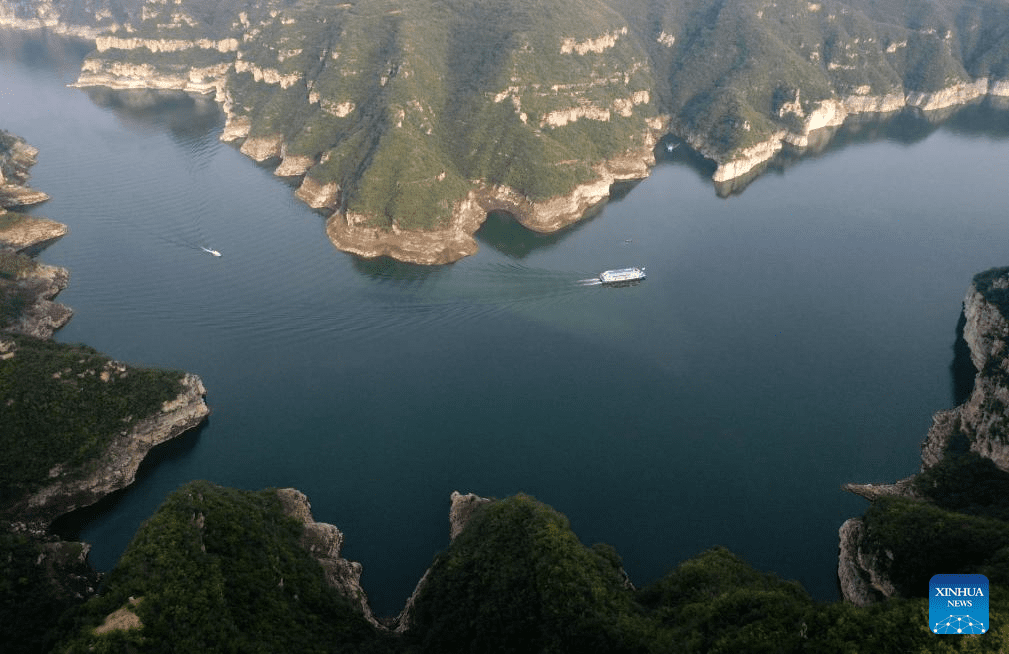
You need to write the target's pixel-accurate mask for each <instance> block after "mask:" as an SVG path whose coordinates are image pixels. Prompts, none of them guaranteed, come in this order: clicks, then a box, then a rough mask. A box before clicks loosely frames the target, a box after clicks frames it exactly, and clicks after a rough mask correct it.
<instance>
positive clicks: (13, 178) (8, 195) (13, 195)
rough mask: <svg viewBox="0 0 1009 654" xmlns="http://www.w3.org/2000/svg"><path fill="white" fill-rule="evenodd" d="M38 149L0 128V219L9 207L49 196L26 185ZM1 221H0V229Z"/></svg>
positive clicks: (45, 198)
mask: <svg viewBox="0 0 1009 654" xmlns="http://www.w3.org/2000/svg"><path fill="white" fill-rule="evenodd" d="M38 153H39V151H38V150H37V149H35V148H33V147H32V146H30V145H28V143H26V142H25V140H24V139H22V138H19V137H17V136H14V135H13V134H11V133H9V132H6V131H4V130H0V219H2V217H3V214H4V212H5V211H4V210H5V209H8V208H10V207H19V206H27V205H32V204H38V203H40V202H45V201H46V200H48V199H49V196H48V195H46V194H45V193H42V192H41V191H36V190H33V189H31V188H28V187H27V186H26V182H27V180H28V176H29V175H28V172H29V169H30V168H31V167H32V166H34V165H35V162H36V160H37V157H38ZM2 228H3V223H2V222H0V229H2Z"/></svg>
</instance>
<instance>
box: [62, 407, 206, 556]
mask: <svg viewBox="0 0 1009 654" xmlns="http://www.w3.org/2000/svg"><path fill="white" fill-rule="evenodd" d="M208 423H209V419H208V420H204V421H203V422H202V423H200V425H199V426H198V427H196V428H194V429H191V430H189V431H187V432H186V433H184V434H182V435H181V436H178V437H177V438H173V439H172V440H170V441H168V442H167V443H162V444H161V445H158V446H156V447H154V448H153V449H152V450H151V451H150V452H148V453H147V456H145V457H144V460H143V461H141V462H140V467H139V468H137V475H136V479H135V480H134V482H133V483H132V484H130V485H129V486H127V487H126V488H123V489H121V490H118V491H116V492H114V493H112V494H110V495H107V496H106V497H104V498H102V499H101V500H99V501H98V502H96V503H95V504H92V505H91V506H85V507H82V508H80V509H77V510H75V511H71V512H70V513H68V514H66V515H63V516H60V517H59V518H57V519H56V521H55V522H53V524H52V527H51V528H50V531H51V532H52V533H54V534H56V535H57V536H59V537H60V538H64V539H67V540H79V539H80V533H81V532H82V531H83V530H84V528H85V527H87V526H88V525H89V524H91V523H92V522H94V521H95V520H96V519H98V518H99V517H101V516H104V515H106V514H109V513H112V512H114V511H115V510H116V508H117V507H118V505H119V503H120V502H121V501H122V499H123V498H125V497H126V496H127V495H129V493H130V492H131V491H132V490H133V489H134V488H136V487H138V486H139V485H140V484H141V482H142V481H143V480H144V479H145V478H146V477H148V476H149V475H150V474H151V472H152V471H153V470H154V469H155V468H156V467H157V466H159V465H162V464H164V463H166V462H168V461H182V460H183V459H185V458H186V457H188V456H189V455H190V454H191V453H192V450H193V448H194V447H196V443H197V441H198V440H199V439H200V434H202V433H203V430H204V429H205V428H206V426H207V424H208Z"/></svg>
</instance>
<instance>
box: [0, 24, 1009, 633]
mask: <svg viewBox="0 0 1009 654" xmlns="http://www.w3.org/2000/svg"><path fill="white" fill-rule="evenodd" d="M0 43H2V44H3V51H4V56H3V57H2V58H0V126H2V127H4V128H6V129H8V130H10V131H13V132H14V133H17V134H19V135H21V136H23V137H25V138H26V139H27V140H28V141H29V142H30V143H31V144H33V145H35V146H36V147H38V148H39V149H40V150H41V154H40V157H39V164H38V165H37V166H36V167H35V169H34V171H33V177H32V184H33V185H34V186H35V187H37V188H39V189H42V190H44V191H46V192H47V193H49V194H50V195H51V196H52V200H51V201H50V202H48V203H46V204H45V205H42V206H40V207H38V208H37V209H36V210H35V213H37V214H39V215H45V216H47V217H50V218H53V219H55V220H59V221H61V222H64V223H66V224H68V225H69V226H70V234H69V235H68V236H67V237H65V238H64V239H63V240H61V241H60V242H59V243H57V244H56V245H53V246H52V247H50V248H49V249H48V250H47V251H46V252H45V253H44V254H43V255H42V256H41V258H42V260H44V261H46V262H48V263H53V264H58V265H61V266H65V267H67V268H69V269H70V270H71V272H72V279H71V284H70V287H69V288H68V289H67V290H66V291H64V292H63V294H62V295H61V298H60V299H61V301H62V302H64V303H65V304H67V305H69V306H71V307H73V309H74V311H75V315H74V318H73V320H72V322H71V323H70V324H69V325H68V326H67V327H66V328H64V329H63V330H62V331H61V332H60V333H59V334H58V337H57V338H58V339H59V340H61V341H67V342H84V343H87V344H89V345H92V346H94V347H96V348H98V349H100V350H102V351H104V352H106V353H108V354H109V355H111V356H114V357H116V358H118V359H121V360H125V361H128V362H130V363H133V364H140V365H150V366H162V367H170V368H179V369H185V370H189V371H193V372H196V373H198V374H200V375H201V376H202V377H203V379H204V381H205V383H206V385H207V388H208V389H209V395H208V398H207V400H208V403H209V404H210V406H211V407H212V409H213V415H212V417H211V419H210V421H209V423H208V424H207V425H206V427H205V428H203V429H202V430H201V431H200V432H199V433H198V434H195V435H192V436H190V437H188V438H185V439H183V440H182V441H180V442H179V443H177V444H173V445H172V446H171V447H169V448H166V449H165V450H162V451H161V452H160V453H159V455H158V457H157V458H158V462H157V465H152V466H145V468H144V472H143V474H142V475H141V479H140V480H139V482H138V483H137V485H136V486H134V487H133V488H132V489H130V490H128V491H126V492H124V493H123V494H121V495H120V496H118V497H117V498H116V499H115V501H113V502H105V503H103V504H102V505H101V506H100V507H99V508H98V510H97V511H95V512H94V514H93V515H91V516H90V519H89V522H87V523H86V524H85V526H84V528H83V530H82V532H81V536H82V537H83V538H84V539H86V540H88V541H89V542H91V543H93V544H94V549H93V550H92V555H91V556H92V561H93V563H94V564H95V565H96V566H97V567H99V568H102V569H108V568H110V567H111V566H113V565H114V564H115V561H116V559H117V558H118V556H119V555H120V554H121V553H122V551H123V549H124V548H125V546H126V544H127V542H128V540H129V538H130V537H131V535H132V534H133V533H134V531H135V530H136V529H137V527H138V526H139V524H140V523H141V522H142V521H143V520H144V519H145V518H146V517H147V516H149V515H150V514H151V513H152V512H153V511H154V510H155V509H156V508H157V506H158V505H159V504H160V503H161V502H162V501H163V500H164V498H165V496H166V494H167V493H169V492H171V491H172V490H173V489H174V488H176V487H178V486H179V485H180V484H182V483H185V482H187V481H189V480H191V479H209V480H211V481H213V482H216V483H219V484H225V485H229V486H236V487H241V488H250V489H258V488H263V487H267V486H294V487H297V488H299V489H301V490H302V491H304V492H305V493H307V494H308V496H309V497H310V499H311V501H312V506H313V512H314V514H315V517H316V519H317V520H320V521H326V522H331V523H333V524H336V525H337V526H339V527H340V529H341V530H343V531H344V532H345V534H346V544H345V549H344V554H345V555H346V556H347V557H348V558H351V559H354V560H358V561H361V562H363V564H364V577H363V583H364V586H365V589H366V590H367V592H368V593H369V596H370V597H371V600H372V603H373V606H374V607H375V609H376V611H377V612H378V613H380V614H391V613H395V612H396V611H398V610H399V608H400V607H401V605H402V603H403V601H404V600H405V599H406V597H407V596H408V595H409V593H410V592H411V590H412V589H413V586H414V584H415V583H416V581H417V579H419V577H420V576H421V574H422V573H423V571H424V569H425V568H426V567H427V565H428V564H429V563H430V561H431V559H432V556H433V554H434V553H435V552H437V551H438V550H440V549H442V548H443V547H445V546H446V545H447V542H448V522H447V509H448V496H449V493H450V492H451V491H453V490H459V491H463V492H467V491H472V492H476V493H479V494H482V495H491V496H505V495H510V494H513V493H515V492H519V491H523V492H527V493H530V494H532V495H534V496H536V497H537V498H539V499H540V500H543V501H545V502H547V503H549V504H551V505H552V506H554V507H555V508H557V509H558V510H560V511H562V512H563V513H565V514H566V515H567V516H568V517H569V518H570V519H571V522H572V526H573V527H574V529H575V530H576V532H577V533H578V535H579V536H580V537H581V539H582V540H583V541H584V542H586V543H587V544H588V543H593V542H597V541H604V542H608V543H611V544H613V545H614V546H615V547H616V548H617V550H618V551H619V552H620V553H621V555H622V556H623V558H624V563H625V565H626V568H627V570H628V572H629V573H630V575H631V578H632V579H633V581H634V582H635V583H636V584H638V585H643V584H645V583H647V582H649V581H652V580H654V579H656V578H657V577H658V576H659V575H661V574H663V573H664V572H666V571H667V570H668V569H670V568H671V567H673V566H674V565H675V564H676V563H677V562H679V561H681V560H683V559H684V558H687V557H689V556H692V555H694V554H697V553H698V552H700V551H702V550H703V549H705V548H707V547H710V546H712V545H715V544H721V545H725V546H728V547H729V548H730V549H732V550H733V551H735V552H737V553H739V554H741V555H742V556H743V557H745V558H746V559H747V560H748V561H749V562H750V563H752V564H753V565H754V566H756V567H757V568H759V569H763V570H770V571H774V572H776V573H778V574H779V575H781V576H783V577H786V578H793V579H798V580H799V581H801V582H802V584H803V585H804V586H805V587H806V588H807V589H808V590H809V591H810V592H811V593H812V594H813V595H814V596H815V597H817V598H819V599H825V600H826V599H833V598H835V597H836V592H837V591H836V581H835V574H836V573H835V571H836V554H837V529H838V527H839V526H840V524H841V523H842V522H843V521H844V520H845V519H846V518H848V517H851V516H853V515H857V514H860V513H861V512H862V510H863V509H864V502H863V501H862V500H860V499H859V498H855V497H852V496H849V495H846V494H844V493H843V492H842V491H840V489H839V486H840V484H841V483H843V482H846V481H891V480H893V479H896V478H898V477H902V476H906V475H908V474H910V473H912V472H914V471H915V470H916V469H917V467H918V463H919V460H918V452H919V443H920V441H921V440H922V438H923V437H924V435H925V433H926V431H927V429H928V426H929V424H930V417H931V414H932V413H933V412H934V411H936V410H938V409H941V408H945V407H948V406H950V405H951V404H952V388H951V375H950V370H949V367H950V363H951V361H952V356H953V353H952V345H953V340H954V329H955V326H956V322H957V317H958V315H959V312H960V303H961V300H962V297H963V294H964V291H965V289H966V287H967V284H968V283H969V281H970V278H971V276H972V275H973V274H974V273H975V272H978V271H980V270H983V269H985V268H987V267H990V266H995V265H1003V264H1006V263H1007V262H1006V253H1005V247H1004V243H1006V242H1009V225H1007V223H1006V220H1005V215H1004V214H1005V201H1004V192H1003V191H1002V190H1001V189H1002V188H1003V187H1004V184H1003V182H1004V180H1003V179H1002V177H1003V176H1004V175H1003V172H1002V171H1005V170H1006V169H1007V168H1009V142H1007V141H1006V132H1007V129H1006V125H1007V122H1006V118H1005V114H1001V113H998V112H992V111H989V110H987V109H984V108H979V109H973V110H970V111H967V112H965V113H963V114H961V116H960V117H958V118H957V119H956V120H954V121H953V122H951V123H949V124H948V125H947V126H946V127H943V128H941V129H935V128H934V127H931V126H929V125H927V124H926V123H924V122H921V121H913V120H901V121H897V122H895V123H890V124H888V125H887V126H884V127H883V128H879V129H877V130H876V131H875V132H873V133H872V134H871V135H870V136H866V135H865V134H864V132H863V133H862V135H861V136H860V135H859V134H852V135H849V136H846V137H844V138H843V139H841V140H839V143H847V145H844V146H843V147H835V148H832V149H830V150H828V151H827V152H825V153H823V154H821V155H819V156H817V157H813V158H809V159H806V160H803V161H801V162H799V163H798V164H795V165H789V166H786V167H784V168H782V169H780V170H779V171H778V172H776V173H774V172H772V173H770V174H768V175H765V176H764V177H762V178H760V179H758V180H757V181H756V182H755V183H754V184H752V185H751V186H750V187H749V188H747V189H746V191H745V192H744V193H742V194H740V195H735V196H732V197H730V198H728V199H721V198H719V197H717V195H716V194H715V192H714V189H713V187H712V184H711V182H710V180H709V179H707V178H705V177H704V176H702V175H701V174H699V173H698V171H697V170H695V169H694V168H693V167H691V166H689V165H687V164H686V163H684V162H683V161H680V160H678V159H677V160H671V161H666V162H663V163H662V164H660V165H659V166H657V167H656V169H655V170H654V172H653V174H652V176H651V177H650V178H648V179H647V180H645V181H644V182H642V183H640V184H638V185H636V186H634V187H633V188H632V189H630V190H629V192H627V193H626V194H624V195H623V196H622V198H621V199H620V200H618V201H615V202H612V203H611V204H609V205H608V206H606V207H605V208H604V209H603V210H602V211H601V212H599V213H598V214H597V215H595V216H594V217H592V218H591V219H588V220H586V221H584V222H583V223H581V224H578V225H576V226H574V227H572V228H570V229H568V230H566V231H564V232H562V233H560V234H555V235H550V236H542V235H535V234H531V233H529V232H526V231H525V230H523V229H522V228H521V227H518V226H517V225H515V224H514V222H513V221H510V220H509V219H507V217H504V216H500V215H496V216H493V217H492V218H491V219H490V220H489V221H488V223H487V224H486V225H485V226H484V228H483V229H482V230H481V232H480V233H479V234H478V237H479V240H480V244H481V248H480V251H479V253H478V254H477V255H475V256H473V257H470V258H468V259H465V260H463V261H460V262H458V263H456V264H453V265H450V266H443V267H437V268H425V267H419V266H411V265H407V264H399V263H396V262H392V261H390V260H387V259H379V260H374V261H366V260H361V259H357V258H355V257H352V256H350V255H347V254H344V253H341V252H339V251H337V250H335V249H334V248H333V247H332V246H331V245H330V243H329V242H328V240H327V239H326V237H325V230H324V224H323V223H324V219H323V217H322V216H320V215H318V214H316V213H314V212H312V211H310V210H309V209H308V208H307V207H305V206H304V205H303V204H301V203H300V202H298V201H297V200H295V199H294V197H293V194H292V192H291V189H290V188H289V187H288V186H286V185H285V183H284V182H283V181H281V180H278V179H277V178H275V177H273V176H272V174H271V171H270V170H268V169H265V168H262V167H259V166H257V165H255V164H254V163H253V162H252V161H251V160H249V159H247V158H245V157H244V156H242V155H241V154H239V153H238V151H237V150H236V149H235V148H234V147H232V146H230V145H227V144H222V143H220V142H219V140H218V137H219V135H220V132H221V128H222V126H223V120H222V116H221V115H220V113H219V112H218V110H217V108H216V106H215V105H214V104H213V103H212V102H210V101H207V100H203V101H198V100H193V99H191V98H188V97H185V96H171V95H170V96H157V95H155V94H150V93H111V92H107V91H106V92H91V93H88V92H85V91H82V90H78V89H73V88H67V87H66V86H65V85H66V83H67V82H70V81H73V79H74V77H75V75H76V70H77V65H78V62H79V59H80V57H81V56H83V54H84V53H85V52H86V50H87V48H86V47H69V46H67V45H65V44H63V43H62V42H56V41H47V40H46V39H43V38H40V37H37V36H35V37H31V38H27V37H24V36H20V35H9V34H8V35H7V36H4V37H2V38H0ZM979 125H984V126H986V127H984V128H980V127H979ZM679 156H680V155H679V154H677V157H679ZM200 246H206V247H212V248H216V249H218V250H220V251H221V252H222V253H223V254H224V256H223V257H221V258H214V257H211V256H208V255H207V254H206V253H204V252H202V251H200V250H199V247H200ZM628 265H645V266H647V267H648V273H649V277H648V279H647V280H646V281H645V282H644V283H642V284H639V285H636V286H632V287H627V288H619V289H611V288H600V287H584V286H580V285H578V284H577V281H578V280H580V279H584V278H586V277H589V276H591V275H593V274H595V273H597V272H598V271H599V270H602V269H606V268H616V267H624V266H628Z"/></svg>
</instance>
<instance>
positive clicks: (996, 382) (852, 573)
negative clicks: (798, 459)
mask: <svg viewBox="0 0 1009 654" xmlns="http://www.w3.org/2000/svg"><path fill="white" fill-rule="evenodd" d="M963 314H964V318H965V323H964V329H963V338H964V341H965V342H966V344H967V347H968V348H969V350H970V358H971V361H972V363H973V364H974V367H975V368H976V370H977V375H976V376H975V378H974V390H973V392H972V393H971V395H970V398H969V399H968V400H967V402H965V403H964V404H961V405H960V406H957V407H955V408H953V409H949V410H946V411H940V412H938V413H936V414H935V416H934V417H933V420H932V427H931V428H930V429H929V431H928V435H927V436H926V438H925V440H924V442H923V443H922V446H921V458H922V470H923V471H924V470H925V469H927V468H930V467H932V466H934V465H936V464H937V463H939V462H940V461H941V460H942V459H943V458H944V457H945V456H946V453H947V451H948V450H949V448H951V447H958V448H961V449H970V450H971V451H974V452H977V453H978V454H979V455H981V456H982V457H985V458H988V459H990V460H991V461H992V462H994V463H995V465H996V466H998V467H999V468H1001V469H1002V470H1007V471H1009V268H995V269H992V270H988V271H986V272H983V273H980V274H978V275H975V277H974V280H973V281H972V282H971V285H970V287H969V288H968V289H967V294H966V296H965V297H964V301H963ZM913 480H914V477H913V476H912V477H909V478H907V479H902V480H900V481H898V482H896V483H895V484H846V485H845V486H844V488H845V490H848V491H851V492H853V493H855V494H857V495H861V496H863V497H865V498H867V499H869V500H870V501H875V500H877V499H880V498H881V497H895V496H896V497H914V492H913V490H912V488H911V485H912V482H913ZM839 536H840V556H839V559H838V578H839V580H840V582H841V591H842V593H843V595H844V598H845V599H846V600H848V601H850V602H852V603H854V604H856V605H859V606H864V605H865V604H868V603H871V602H873V601H876V600H878V599H881V598H885V597H890V596H892V595H893V594H894V592H895V591H894V587H893V584H892V583H889V581H888V580H887V579H886V577H885V575H884V574H882V573H881V572H880V570H881V569H882V568H881V566H878V565H877V561H879V560H880V557H881V556H886V555H887V553H886V552H876V551H874V550H873V548H872V547H871V546H870V545H869V543H868V541H867V539H866V533H865V529H864V525H863V524H862V521H861V520H859V519H857V518H852V519H851V520H848V521H847V522H845V523H844V525H843V526H842V527H841V529H840V532H839ZM889 556H890V558H891V559H892V556H893V555H892V554H890V555H889Z"/></svg>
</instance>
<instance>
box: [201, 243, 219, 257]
mask: <svg viewBox="0 0 1009 654" xmlns="http://www.w3.org/2000/svg"><path fill="white" fill-rule="evenodd" d="M200 249H201V250H203V251H204V252H206V253H207V254H212V255H214V256H215V257H219V256H221V253H220V252H218V251H217V250H211V249H210V248H205V247H203V246H202V245H201V246H200Z"/></svg>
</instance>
